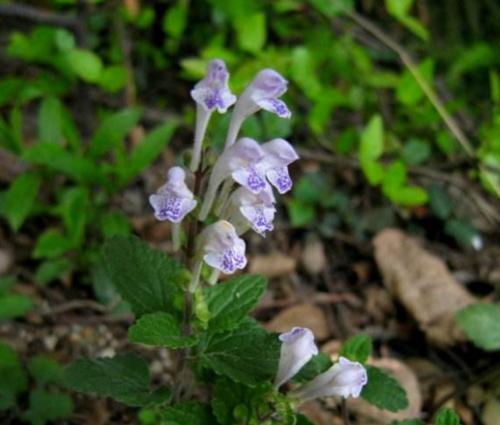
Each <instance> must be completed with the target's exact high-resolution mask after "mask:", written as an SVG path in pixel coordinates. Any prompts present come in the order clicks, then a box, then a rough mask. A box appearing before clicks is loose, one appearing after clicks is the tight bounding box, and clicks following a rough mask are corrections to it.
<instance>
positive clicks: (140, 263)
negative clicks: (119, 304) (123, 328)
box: [103, 236, 181, 316]
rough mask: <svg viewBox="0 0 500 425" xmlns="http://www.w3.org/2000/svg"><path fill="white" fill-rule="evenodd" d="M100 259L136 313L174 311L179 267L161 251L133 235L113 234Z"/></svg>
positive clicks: (139, 314) (122, 295)
mask: <svg viewBox="0 0 500 425" xmlns="http://www.w3.org/2000/svg"><path fill="white" fill-rule="evenodd" d="M103 260H104V264H106V265H107V271H108V274H109V277H110V279H111V281H112V282H113V285H114V286H115V288H116V289H117V291H118V293H119V294H120V295H121V297H122V298H123V299H124V300H125V301H127V302H128V303H129V304H130V305H131V307H132V309H133V311H134V313H135V314H136V315H137V316H141V315H143V314H148V313H155V312H157V311H170V312H172V310H173V301H174V297H175V296H176V295H177V294H179V293H180V287H179V285H178V283H177V282H176V280H177V279H178V277H179V274H180V272H181V267H180V266H179V264H178V263H177V262H176V261H174V260H173V259H171V258H169V257H167V256H166V255H165V254H164V253H163V252H161V251H157V250H154V249H152V248H150V247H149V246H148V245H147V244H146V243H144V242H142V241H141V240H140V239H138V238H137V237H135V236H114V237H112V238H111V239H109V240H108V241H107V242H106V243H105V245H104V248H103Z"/></svg>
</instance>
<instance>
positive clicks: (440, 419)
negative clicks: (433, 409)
mask: <svg viewBox="0 0 500 425" xmlns="http://www.w3.org/2000/svg"><path fill="white" fill-rule="evenodd" d="M460 424H461V422H460V418H459V417H458V415H457V414H456V413H455V412H454V411H453V410H451V409H449V408H446V407H445V408H442V409H441V410H440V411H439V412H438V414H437V415H436V419H435V421H434V425H460Z"/></svg>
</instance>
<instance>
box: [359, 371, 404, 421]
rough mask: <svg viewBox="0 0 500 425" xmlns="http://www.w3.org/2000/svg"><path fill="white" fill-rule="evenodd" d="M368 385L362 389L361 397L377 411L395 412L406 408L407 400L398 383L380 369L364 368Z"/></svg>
mask: <svg viewBox="0 0 500 425" xmlns="http://www.w3.org/2000/svg"><path fill="white" fill-rule="evenodd" d="M366 370H367V372H368V383H367V384H366V385H365V386H364V387H363V391H362V392H361V397H363V398H364V399H365V400H366V401H367V402H368V403H371V404H373V405H374V406H377V407H378V408H379V409H384V410H389V411H390V412H397V411H398V410H403V409H406V408H407V407H408V398H407V397H406V392H405V390H404V389H403V388H402V387H401V385H400V384H399V382H398V381H397V380H396V379H394V378H393V377H392V376H389V375H388V374H387V373H386V372H384V371H383V370H382V369H379V368H376V367H374V366H366Z"/></svg>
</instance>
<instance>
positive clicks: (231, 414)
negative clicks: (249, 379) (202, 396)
mask: <svg viewBox="0 0 500 425" xmlns="http://www.w3.org/2000/svg"><path fill="white" fill-rule="evenodd" d="M251 394H252V390H251V388H249V387H247V386H245V385H242V384H238V383H237V382H233V381H231V380H230V379H228V378H225V377H222V376H221V377H218V378H217V382H216V383H215V387H214V395H213V397H212V400H211V405H212V411H213V413H214V415H215V416H216V418H217V420H218V421H219V423H220V424H221V425H233V424H234V423H235V420H236V418H235V413H236V408H237V406H239V405H241V404H243V403H244V402H245V401H246V400H247V398H248V396H251Z"/></svg>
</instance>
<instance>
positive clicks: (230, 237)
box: [201, 220, 247, 274]
mask: <svg viewBox="0 0 500 425" xmlns="http://www.w3.org/2000/svg"><path fill="white" fill-rule="evenodd" d="M201 241H202V248H201V250H202V253H203V260H204V261H205V263H207V264H208V265H209V266H210V267H213V268H214V269H217V270H219V271H221V272H223V273H225V274H232V273H234V272H235V271H236V270H238V269H243V268H245V266H246V265H247V259H246V257H245V241H244V240H243V239H241V238H240V237H239V236H238V234H237V233H236V230H235V228H234V227H233V225H232V224H231V223H229V222H228V221H226V220H219V221H217V222H216V223H214V224H211V225H210V226H208V227H207V228H206V229H205V230H204V231H203V232H202V234H201Z"/></svg>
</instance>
